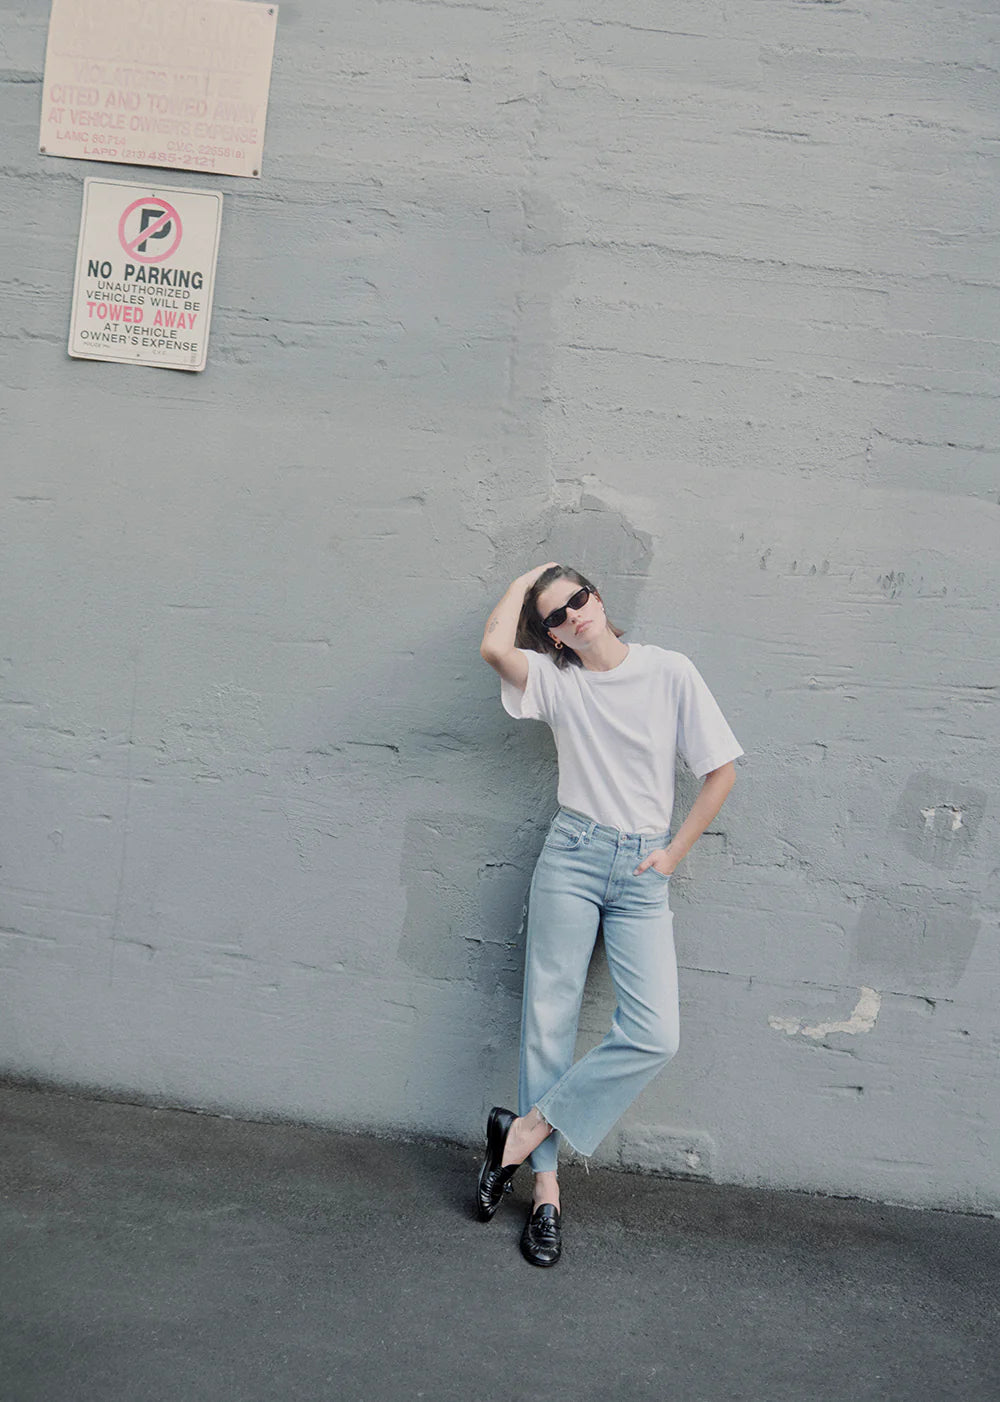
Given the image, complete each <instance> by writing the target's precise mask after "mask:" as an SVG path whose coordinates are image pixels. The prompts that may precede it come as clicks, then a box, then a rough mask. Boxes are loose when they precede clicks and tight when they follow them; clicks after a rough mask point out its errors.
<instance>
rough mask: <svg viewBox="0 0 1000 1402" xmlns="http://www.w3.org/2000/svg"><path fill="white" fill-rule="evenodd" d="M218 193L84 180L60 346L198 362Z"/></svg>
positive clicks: (107, 356)
mask: <svg viewBox="0 0 1000 1402" xmlns="http://www.w3.org/2000/svg"><path fill="white" fill-rule="evenodd" d="M221 222H222V195H221V194H219V193H217V192H216V191H215V190H183V189H178V188H177V187H175V186H173V185H162V186H159V187H154V186H149V185H133V184H130V183H128V182H126V181H124V180H85V181H84V183H83V213H82V215H81V218H80V241H79V243H78V245H77V250H76V278H75V280H74V283H73V310H72V314H71V317H70V328H69V353H70V355H73V356H79V357H82V358H83V359H85V360H115V361H119V362H121V363H122V364H126V365H166V366H171V367H173V368H174V369H177V370H204V368H205V360H206V357H207V354H208V331H209V325H210V323H211V319H212V294H213V292H214V289H215V261H216V257H217V255H218V252H219V228H220V225H221Z"/></svg>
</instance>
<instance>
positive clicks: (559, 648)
mask: <svg viewBox="0 0 1000 1402" xmlns="http://www.w3.org/2000/svg"><path fill="white" fill-rule="evenodd" d="M552 642H553V644H554V646H555V649H556V652H562V643H561V642H560V641H559V639H558V638H553V639H552Z"/></svg>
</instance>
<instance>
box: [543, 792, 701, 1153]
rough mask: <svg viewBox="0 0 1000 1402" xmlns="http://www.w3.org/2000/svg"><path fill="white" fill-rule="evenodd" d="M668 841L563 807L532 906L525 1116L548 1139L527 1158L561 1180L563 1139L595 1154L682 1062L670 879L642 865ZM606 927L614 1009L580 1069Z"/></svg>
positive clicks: (551, 831) (555, 822) (552, 831)
mask: <svg viewBox="0 0 1000 1402" xmlns="http://www.w3.org/2000/svg"><path fill="white" fill-rule="evenodd" d="M667 841H668V834H667V833H659V834H656V835H654V836H641V835H638V834H635V833H623V832H619V831H618V829H617V828H610V827H604V826H602V825H601V824H599V823H595V822H593V821H592V820H591V819H590V818H586V817H583V816H582V815H581V814H579V813H574V812H573V811H572V810H571V809H568V808H561V809H560V810H559V812H558V813H557V814H556V816H555V818H554V819H553V820H552V825H551V827H550V828H549V832H548V835H547V837H546V839H545V845H544V846H543V848H542V851H541V854H540V855H539V858H538V862H537V864H536V866H535V872H534V876H533V877H532V880H531V889H530V892H529V895H528V922H527V940H526V947H525V968H524V1002H523V1006H522V1012H521V1063H520V1073H519V1082H518V1113H519V1114H521V1115H526V1114H527V1113H528V1111H529V1110H530V1109H531V1108H532V1106H535V1105H537V1107H538V1109H539V1110H540V1111H541V1113H542V1114H543V1115H544V1116H545V1118H546V1120H548V1122H549V1124H550V1125H552V1127H553V1132H552V1134H550V1135H549V1136H548V1138H547V1139H545V1140H544V1141H543V1142H542V1144H541V1145H540V1146H539V1148H537V1149H536V1150H535V1152H534V1153H533V1154H532V1155H531V1167H532V1168H533V1169H534V1171H535V1172H536V1173H543V1172H546V1171H554V1170H555V1168H556V1165H557V1162H558V1155H559V1136H560V1134H562V1135H564V1136H565V1138H566V1139H567V1140H568V1142H569V1143H570V1144H571V1145H572V1147H573V1148H574V1149H576V1150H577V1151H578V1152H579V1153H581V1154H592V1153H593V1151H594V1150H595V1149H596V1148H597V1146H598V1144H599V1143H600V1142H601V1140H602V1139H603V1138H604V1136H605V1135H606V1134H607V1133H608V1131H609V1130H610V1129H611V1127H612V1126H613V1125H614V1124H615V1122H616V1121H617V1120H618V1119H619V1118H620V1116H621V1115H622V1114H624V1112H625V1110H627V1109H628V1107H629V1105H631V1103H632V1101H633V1100H634V1099H635V1098H636V1096H637V1095H638V1094H639V1092H640V1091H641V1090H642V1088H643V1086H645V1085H646V1084H647V1082H648V1081H650V1080H652V1078H653V1077H654V1076H655V1075H656V1073H657V1072H658V1071H659V1070H660V1069H661V1068H662V1067H663V1066H665V1065H666V1063H667V1062H668V1061H669V1060H670V1058H671V1057H672V1056H673V1055H674V1053H675V1052H676V1051H677V1046H678V1038H679V1017H678V1003H677V960H676V956H675V953H674V935H673V915H672V913H671V910H670V905H669V902H668V899H667V891H668V887H669V885H670V878H669V877H665V876H661V875H660V873H659V872H657V871H655V870H654V869H653V868H652V867H650V868H648V869H647V870H646V871H644V872H643V873H642V875H641V876H635V875H633V873H634V871H635V868H636V867H637V866H638V865H639V863H640V862H641V861H642V860H643V858H644V857H646V856H648V854H649V853H650V852H651V851H653V850H654V849H655V848H658V847H665V846H666V844H667ZM602 916H603V920H604V948H605V953H606V954H607V959H608V968H609V970H610V972H611V978H612V981H613V983H614V987H615V994H616V996H617V1000H618V1005H617V1007H616V1008H615V1012H614V1016H613V1017H612V1019H611V1030H610V1031H609V1032H608V1034H607V1036H606V1037H605V1038H604V1040H603V1041H602V1042H601V1043H600V1045H599V1046H596V1047H594V1048H593V1050H592V1051H589V1052H587V1054H586V1056H583V1057H581V1058H580V1060H579V1061H578V1062H576V1064H575V1065H574V1064H573V1052H574V1049H575V1046H576V1031H577V1021H578V1019H579V1015H580V1004H581V1002H582V1000H583V989H584V983H585V981H586V977H587V967H588V965H589V963H590V956H591V954H592V953H593V949H594V943H595V941H596V938H597V929H598V924H599V922H600V920H601V917H602Z"/></svg>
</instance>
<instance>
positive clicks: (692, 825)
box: [664, 760, 736, 870]
mask: <svg viewBox="0 0 1000 1402" xmlns="http://www.w3.org/2000/svg"><path fill="white" fill-rule="evenodd" d="M735 782H736V766H735V765H734V764H733V762H732V760H730V761H729V763H728V764H723V765H722V766H721V767H720V768H719V769H713V770H712V772H711V774H706V775H705V781H704V783H703V784H702V786H701V792H700V793H699V794H698V797H697V798H696V799H695V801H694V803H692V805H691V811H690V813H688V815H687V817H686V818H685V819H684V821H683V823H681V825H680V827H679V828H678V829H677V832H676V834H675V835H674V838H673V840H672V841H671V842H670V843H668V845H667V847H666V848H665V849H664V850H665V852H666V853H667V856H668V859H669V863H670V869H671V870H673V868H674V867H675V866H676V865H677V863H678V862H680V861H682V860H683V859H684V858H685V857H686V856H687V854H688V853H689V852H690V851H691V848H692V847H693V846H694V844H695V843H696V842H697V841H698V838H699V837H701V835H702V833H703V832H704V831H705V829H706V828H707V827H708V825H709V823H710V822H711V821H712V820H713V818H716V817H717V816H718V814H719V810H720V809H721V807H722V805H723V804H724V803H725V801H726V799H727V798H728V797H729V791H730V789H731V788H732V787H733V784H734V783H735Z"/></svg>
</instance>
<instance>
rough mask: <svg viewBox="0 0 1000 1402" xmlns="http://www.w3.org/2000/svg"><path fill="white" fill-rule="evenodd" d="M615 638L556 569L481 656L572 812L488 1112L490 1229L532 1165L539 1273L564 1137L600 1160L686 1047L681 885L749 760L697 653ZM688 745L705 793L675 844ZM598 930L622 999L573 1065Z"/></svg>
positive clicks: (534, 583) (539, 902) (553, 857)
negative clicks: (673, 884) (538, 743)
mask: <svg viewBox="0 0 1000 1402" xmlns="http://www.w3.org/2000/svg"><path fill="white" fill-rule="evenodd" d="M621 636H622V635H621V632H620V630H619V629H617V628H615V627H613V626H612V624H610V623H609V622H608V618H607V615H606V613H605V611H604V604H603V601H602V599H601V596H600V594H599V593H598V591H597V590H596V589H595V588H594V586H593V585H592V584H591V583H590V582H589V580H587V579H585V578H584V577H583V575H581V574H578V573H577V572H576V570H572V569H568V568H566V567H564V566H563V565H558V564H553V563H549V564H547V565H540V566H538V567H537V568H536V569H533V570H530V571H529V572H528V573H527V574H525V575H521V576H520V578H518V579H515V581H514V583H513V584H512V585H511V586H510V588H509V589H508V590H507V592H506V594H505V595H504V596H503V598H502V599H501V600H500V602H499V604H497V606H496V608H495V609H494V610H493V612H492V614H491V615H490V618H489V621H488V623H487V625H486V631H485V633H484V635H483V643H482V648H481V652H482V656H483V657H484V659H485V660H486V661H487V662H488V663H489V664H490V665H491V666H492V667H494V668H495V669H496V670H497V671H498V672H499V673H500V677H501V687H500V690H501V699H502V702H503V705H504V708H505V710H506V711H507V712H508V714H510V715H511V716H514V717H515V718H516V719H519V720H543V721H546V722H547V723H548V725H549V726H550V727H551V728H552V731H553V734H554V736H555V741H556V748H557V751H558V756H559V803H560V808H559V812H558V813H557V814H556V816H555V818H554V819H553V820H552V824H551V827H550V828H549V831H548V835H547V836H546V839H545V845H544V846H543V848H542V851H541V854H540V856H539V858H538V862H537V864H536V866H535V872H534V875H533V877H532V881H531V889H530V893H529V897H528V923H527V940H526V947H525V970H524V1001H523V1007H522V1017H521V1057H520V1073H519V1085H518V1114H517V1115H516V1116H515V1115H514V1114H513V1112H512V1111H510V1110H505V1109H503V1108H502V1107H500V1106H494V1107H493V1109H492V1111H491V1112H490V1116H489V1120H488V1122H487V1127H486V1157H485V1159H484V1161H483V1165H482V1169H481V1171H480V1174H479V1184H478V1209H479V1216H480V1219H481V1220H482V1221H489V1220H490V1219H491V1218H492V1216H493V1214H494V1213H495V1212H496V1209H497V1207H498V1206H499V1204H500V1201H501V1199H502V1197H503V1195H504V1191H505V1189H508V1188H509V1186H510V1180H511V1178H512V1177H513V1176H514V1173H515V1172H516V1170H517V1168H518V1166H519V1165H520V1164H522V1163H523V1162H524V1161H525V1159H527V1158H528V1157H529V1156H530V1158H531V1166H532V1168H533V1170H534V1174H535V1184H534V1194H533V1202H532V1207H531V1210H530V1211H529V1214H528V1219H527V1221H526V1222H525V1226H524V1231H523V1232H522V1235H521V1250H522V1252H523V1254H524V1255H525V1257H526V1258H527V1259H528V1260H529V1261H530V1262H531V1263H532V1264H533V1265H537V1266H551V1265H555V1263H556V1261H558V1259H559V1257H560V1254H561V1251H562V1218H561V1215H560V1200H559V1181H558V1177H557V1160H558V1151H559V1136H560V1135H563V1136H564V1137H565V1138H566V1140H567V1141H568V1142H569V1143H570V1145H571V1146H572V1147H573V1148H574V1149H576V1150H577V1151H578V1152H580V1153H582V1154H586V1155H589V1154H592V1153H593V1152H594V1150H595V1149H596V1148H597V1146H598V1144H599V1143H600V1142H601V1140H602V1139H603V1138H604V1136H605V1135H606V1134H607V1133H608V1131H609V1130H610V1129H611V1128H612V1126H613V1125H614V1124H615V1122H616V1121H617V1120H618V1119H619V1117H620V1116H621V1115H622V1114H623V1113H624V1111H625V1110H626V1109H627V1108H628V1106H629V1105H630V1104H631V1103H632V1101H633V1100H634V1099H635V1097H636V1096H637V1095H638V1094H639V1092H640V1090H641V1089H642V1088H643V1086H645V1085H646V1084H647V1082H648V1081H649V1080H651V1078H652V1077H653V1076H655V1075H656V1073H657V1071H659V1070H660V1069H661V1067H663V1066H665V1065H666V1063H667V1062H668V1061H669V1060H670V1058H671V1057H672V1056H673V1055H674V1053H675V1052H676V1050H677V1045H678V1002H677V963H676V958H675V955H674V942H673V916H672V914H671V911H670V906H669V902H668V898H667V893H668V889H669V882H670V877H671V875H672V873H673V872H674V870H675V868H676V867H677V864H678V863H679V862H680V861H681V859H682V858H683V857H685V856H686V855H687V853H688V852H689V851H690V850H691V848H692V847H693V845H694V843H695V842H696V841H697V839H698V838H699V837H700V836H701V834H702V833H703V832H704V831H705V829H706V828H707V827H708V825H709V823H710V822H711V821H712V819H713V818H714V817H715V816H716V814H717V813H718V812H719V809H720V808H721V807H722V804H723V802H724V801H725V799H726V796H727V794H728V793H729V791H730V789H731V788H732V786H733V781H734V779H735V769H734V766H733V760H734V759H736V758H737V756H738V755H741V754H742V753H743V751H742V749H741V748H740V746H739V744H738V743H737V741H736V737H735V736H734V735H733V732H732V731H731V730H730V728H729V726H728V725H727V724H726V721H725V718H724V717H723V715H722V712H721V711H720V710H719V707H718V705H717V704H716V702H715V699H714V698H713V696H712V694H711V692H710V691H709V689H708V687H707V686H706V685H705V683H704V681H703V680H702V678H701V676H700V675H699V673H698V671H697V669H696V668H695V666H694V664H693V663H692V662H691V661H690V660H689V659H688V658H687V657H685V656H684V655H683V654H682V653H679V652H667V651H665V650H664V649H663V648H660V647H656V646H653V645H650V644H645V645H644V644H639V643H631V644H626V643H623V642H622V641H621ZM677 751H680V753H681V755H683V757H684V759H685V760H686V762H687V764H688V765H689V767H690V768H691V770H692V771H693V772H694V773H695V774H696V775H697V776H698V777H699V778H701V779H702V780H703V783H702V787H701V792H700V794H699V795H698V798H697V799H696V801H695V803H694V804H693V806H692V808H691V811H690V813H689V814H688V816H687V818H686V819H685V821H684V822H683V823H682V824H681V826H680V828H679V829H678V831H677V833H676V835H675V836H674V837H673V839H671V838H670V832H669V829H670V819H671V810H672V807H673V799H674V759H675V753H676V752H677ZM600 922H603V928H604V946H605V951H606V954H607V959H608V968H609V970H610V973H611V978H612V981H613V983H614V987H615V993H616V995H617V999H618V1006H617V1007H616V1009H615V1013H614V1016H613V1018H612V1021H611V1029H610V1031H609V1032H608V1034H607V1036H606V1037H605V1038H604V1040H603V1041H602V1042H601V1043H600V1045H599V1046H597V1047H594V1048H593V1050H592V1051H589V1052H588V1053H587V1055H586V1056H584V1057H581V1059H580V1060H579V1061H578V1062H576V1064H575V1065H574V1064H573V1052H574V1048H575V1043H576V1031H577V1019H578V1017H579V1012H580V1003H581V1000H582V997H583V989H584V983H585V980H586V976H587V966H588V964H589V962H590V956H591V953H592V951H593V948H594V942H595V939H596V936H597V929H598V924H599V923H600Z"/></svg>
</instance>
